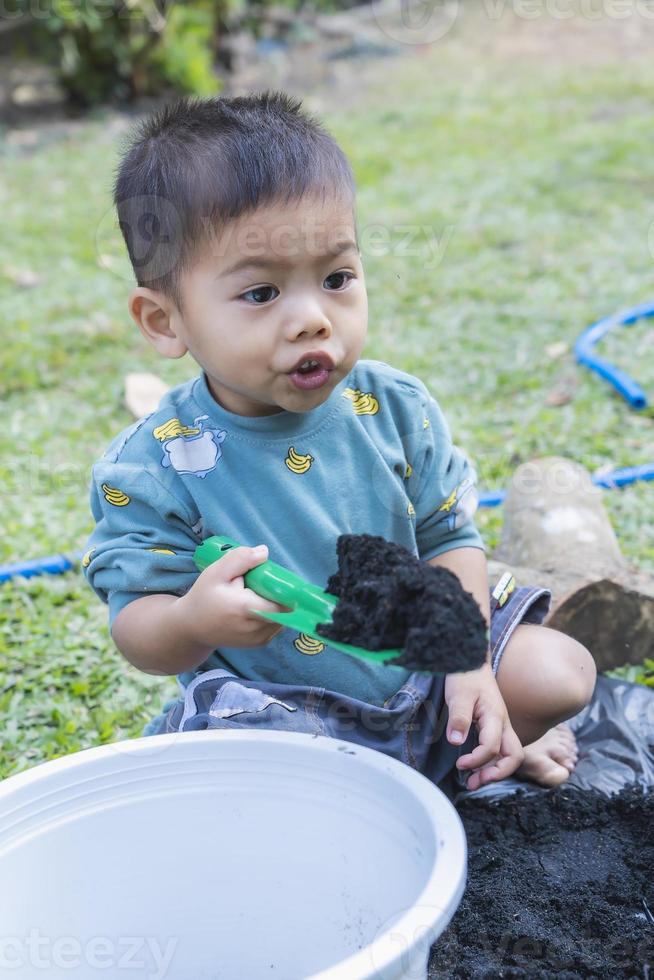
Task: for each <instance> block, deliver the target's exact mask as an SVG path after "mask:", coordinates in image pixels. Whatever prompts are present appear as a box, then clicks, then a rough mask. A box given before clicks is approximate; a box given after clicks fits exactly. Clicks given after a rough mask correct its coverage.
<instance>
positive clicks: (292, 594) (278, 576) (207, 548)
mask: <svg viewBox="0 0 654 980" xmlns="http://www.w3.org/2000/svg"><path fill="white" fill-rule="evenodd" d="M240 547H241V545H240V544H239V542H238V541H234V539H233V538H229V537H227V536H226V535H221V534H215V535H213V536H212V537H210V538H207V539H206V540H205V541H203V542H202V544H200V545H198V547H197V548H196V549H195V554H194V555H193V559H194V561H195V564H196V565H197V567H198V568H199V569H200V571H204V569H205V568H206V567H207V566H208V565H210V564H211V563H212V562H214V561H219V560H220V558H222V557H223V556H224V555H225V554H226V553H227V552H228V551H232V550H233V549H234V548H240ZM243 583H244V585H246V586H247V588H248V589H252V591H253V592H256V593H257V595H260V596H262V597H263V598H264V599H269V600H270V601H271V602H277V603H279V605H280V606H288V607H289V608H290V609H296V608H301V609H304V610H306V611H310V612H311V613H315V615H316V616H317V617H318V619H320V618H321V617H323V618H324V619H325V620H326V621H331V618H332V610H333V608H334V606H335V605H336V603H337V601H338V600H337V599H336V597H335V596H330V595H329V593H327V592H325V591H324V590H323V589H320V588H318V587H317V586H315V585H312V584H311V583H310V582H306V581H305V580H304V579H302V578H300V576H299V575H296V574H295V572H291V571H290V570H289V569H288V568H284V566H283V565H278V564H277V562H274V561H270V559H268V560H266V561H264V562H261V564H260V565H257V566H256V568H251V569H250V571H249V572H246V573H245V575H244V576H243Z"/></svg>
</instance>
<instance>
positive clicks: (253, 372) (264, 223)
mask: <svg viewBox="0 0 654 980" xmlns="http://www.w3.org/2000/svg"><path fill="white" fill-rule="evenodd" d="M181 291H182V298H183V307H184V310H183V313H180V312H179V311H178V310H177V309H176V307H175V308H173V313H172V315H171V318H170V329H171V330H172V332H173V333H174V334H175V336H176V338H177V339H178V340H179V341H180V342H181V343H182V344H183V346H184V348H185V349H187V350H189V351H190V352H191V354H192V356H193V357H194V359H195V360H196V361H197V362H198V364H199V365H200V366H201V367H202V368H203V369H204V371H205V373H206V376H207V381H208V384H209V387H210V389H211V391H212V393H213V396H214V398H215V399H216V401H217V402H219V404H221V405H222V406H223V407H224V408H226V409H227V410H228V411H230V412H235V413H236V414H238V415H252V416H254V415H270V414H273V413H275V412H279V411H281V410H282V409H286V410H287V411H290V412H306V411H308V410H309V409H312V408H315V407H317V406H318V405H320V404H322V403H323V402H324V401H326V400H327V398H328V397H329V395H330V394H331V392H332V390H333V389H334V388H335V386H336V385H337V384H338V383H339V382H340V381H341V380H342V379H343V378H344V377H345V376H346V375H347V374H348V373H349V372H350V370H351V369H352V367H353V366H354V364H355V363H356V361H357V360H358V358H359V356H360V354H361V351H362V349H363V346H364V343H365V338H366V331H367V322H368V302H367V296H366V289H365V283H364V278H363V267H362V265H361V260H360V256H359V251H358V248H357V246H356V243H355V226H354V215H353V212H352V206H351V204H350V203H348V202H347V201H345V200H337V199H328V200H326V201H325V202H322V201H321V200H320V199H317V198H316V197H315V196H308V197H306V198H304V199H303V200H301V201H299V202H298V201H291V202H290V203H289V204H286V205H283V204H282V205H270V206H266V207H262V208H259V209H257V210H256V211H255V212H254V213H253V214H251V215H249V216H244V217H242V218H240V219H238V220H237V221H233V222H231V223H230V224H229V225H228V226H227V227H226V228H225V229H224V231H223V232H222V234H221V235H220V236H218V237H214V238H213V240H212V241H211V242H210V244H209V245H208V247H207V250H206V252H205V253H204V254H203V255H202V256H201V257H200V258H199V259H198V261H197V262H195V264H194V265H193V267H192V268H191V270H189V271H188V272H187V273H186V274H185V275H184V276H183V278H182V281H181ZM313 352H318V353H322V354H326V355H327V356H328V357H329V358H330V359H331V362H332V363H333V368H332V369H331V370H329V371H328V372H327V373H326V372H325V371H324V370H323V371H320V372H318V373H316V372H315V371H314V372H312V375H308V376H305V381H304V385H305V386H304V387H302V386H301V385H302V384H303V382H302V380H301V379H300V380H299V381H297V383H296V380H294V378H295V379H297V377H298V376H297V375H293V374H292V371H293V369H294V368H295V367H296V366H297V365H298V364H299V363H301V362H302V361H303V360H305V358H306V357H307V356H309V355H311V354H312V353H313ZM182 353H183V352H182ZM175 356H180V355H179V354H177V355H175ZM312 376H313V379H314V381H310V380H309V381H308V382H307V380H306V378H311V377H312ZM321 378H322V379H325V380H324V381H323V383H322V384H320V383H319V382H320V380H321ZM314 382H315V383H317V384H318V386H316V387H308V386H307V383H308V384H309V385H310V384H312V383H314Z"/></svg>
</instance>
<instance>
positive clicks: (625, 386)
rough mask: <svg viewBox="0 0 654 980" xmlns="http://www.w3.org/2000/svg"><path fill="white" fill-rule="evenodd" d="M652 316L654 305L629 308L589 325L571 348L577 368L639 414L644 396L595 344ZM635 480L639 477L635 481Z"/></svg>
mask: <svg viewBox="0 0 654 980" xmlns="http://www.w3.org/2000/svg"><path fill="white" fill-rule="evenodd" d="M649 316H654V303H640V304H639V305H638V306H632V307H631V308H630V309H628V310H624V311H623V312H622V313H615V314H614V315H613V316H607V317H604V319H603V320H598V321H597V322H596V323H591V325H590V326H589V327H586V329H585V330H584V332H583V333H582V334H580V335H579V338H578V339H577V343H576V344H575V346H574V353H575V355H576V357H577V361H578V363H579V364H585V365H586V367H588V368H590V370H591V371H595V373H596V374H599V375H600V376H601V377H602V378H606V380H607V381H609V382H610V383H611V384H612V385H613V387H614V388H615V389H616V390H617V391H619V392H620V394H621V395H622V396H623V398H626V400H627V401H628V402H629V404H630V405H631V407H632V408H635V409H638V410H641V409H643V408H646V407H647V396H646V395H645V392H644V391H643V389H642V388H641V387H640V385H638V384H636V382H635V381H634V379H633V378H630V377H629V375H628V374H626V373H625V372H624V371H622V370H621V369H620V368H619V367H616V366H615V364H609V362H608V361H605V360H604V359H603V358H602V357H599V356H598V355H597V354H596V353H595V351H594V348H595V344H597V343H598V341H600V340H601V339H602V337H603V336H604V334H606V333H608V331H609V330H611V329H612V328H613V327H621V326H624V327H627V326H630V325H631V324H632V323H635V322H636V321H637V320H642V319H644V318H645V317H649ZM636 479H638V477H636Z"/></svg>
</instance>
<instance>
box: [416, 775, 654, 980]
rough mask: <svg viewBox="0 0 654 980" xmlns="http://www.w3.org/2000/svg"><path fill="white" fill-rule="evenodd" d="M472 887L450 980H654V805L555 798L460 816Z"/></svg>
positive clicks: (567, 792)
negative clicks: (503, 979)
mask: <svg viewBox="0 0 654 980" xmlns="http://www.w3.org/2000/svg"><path fill="white" fill-rule="evenodd" d="M458 810H459V814H460V816H461V819H462V821H463V823H464V826H465V829H466V834H467V838H468V849H469V863H468V885H467V888H466V892H465V895H464V897H463V901H462V902H461V905H460V906H459V909H458V911H457V913H456V915H455V916H454V918H453V920H452V922H451V924H450V927H449V928H448V929H447V931H446V932H445V933H443V936H442V937H441V938H440V940H439V941H438V942H437V943H436V944H435V945H434V946H433V947H432V952H431V957H430V962H429V973H428V976H429V978H430V980H436V978H438V980H441V978H443V980H444V978H448V980H449V978H461V980H463V978H465V980H470V978H475V980H476V978H484V980H490V978H493V980H495V978H498V977H510V978H515V977H539V978H545V980H554V978H557V980H572V978H578V977H584V978H590V977H593V978H597V980H600V978H601V980H604V978H611V980H614V978H619V977H624V978H627V977H629V978H636V977H638V978H643V980H648V977H654V879H653V876H652V868H653V867H654V795H652V793H651V792H649V793H648V792H647V791H643V790H642V789H641V788H640V787H638V786H637V785H636V784H633V785H632V786H629V787H627V788H626V789H625V790H623V791H622V792H621V793H619V794H615V795H614V796H611V797H609V796H605V795H604V794H602V793H598V792H596V791H590V792H589V791H585V792H582V791H580V790H575V789H570V788H566V787H564V786H561V787H557V788H556V789H554V790H543V791H542V792H541V793H538V794H536V795H530V796H527V797H525V796H524V795H523V794H521V793H517V794H515V795H513V796H505V797H503V798H501V799H499V800H490V799H484V798H483V797H479V798H474V797H469V798H467V799H464V800H463V801H462V802H461V803H460V804H459V805H458Z"/></svg>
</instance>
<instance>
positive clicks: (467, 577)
mask: <svg viewBox="0 0 654 980" xmlns="http://www.w3.org/2000/svg"><path fill="white" fill-rule="evenodd" d="M429 564H430V565H440V566H441V568H447V569H449V571H450V572H454V574H455V575H456V576H457V577H458V579H459V581H460V582H461V585H462V586H463V588H464V589H465V590H466V592H470V593H471V594H472V596H473V597H474V598H475V600H476V601H477V605H478V606H479V608H480V609H481V611H482V613H483V616H484V619H485V620H486V626H487V627H488V628H489V629H490V599H489V596H488V567H487V563H486V554H485V552H484V551H482V549H481V548H453V549H452V550H451V551H445V552H443V553H442V554H440V555H436V557H435V558H430V559H429ZM486 662H487V663H488V664H490V644H489V645H488V650H487V651H486Z"/></svg>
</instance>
